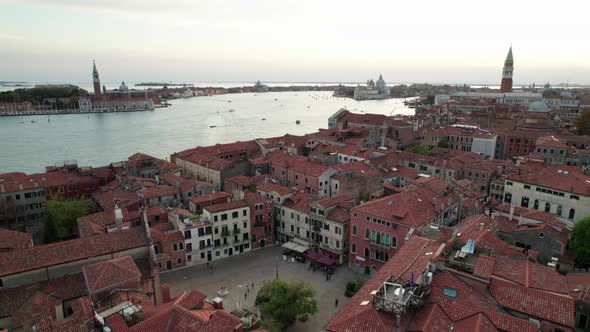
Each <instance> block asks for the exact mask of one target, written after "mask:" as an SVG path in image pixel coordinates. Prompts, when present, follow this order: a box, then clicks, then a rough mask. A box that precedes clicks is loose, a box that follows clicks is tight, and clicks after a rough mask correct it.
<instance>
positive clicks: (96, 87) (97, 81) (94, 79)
mask: <svg viewBox="0 0 590 332" xmlns="http://www.w3.org/2000/svg"><path fill="white" fill-rule="evenodd" d="M92 82H93V83H94V97H96V98H98V97H100V95H101V92H100V78H99V77H98V70H96V63H95V62H94V60H92Z"/></svg>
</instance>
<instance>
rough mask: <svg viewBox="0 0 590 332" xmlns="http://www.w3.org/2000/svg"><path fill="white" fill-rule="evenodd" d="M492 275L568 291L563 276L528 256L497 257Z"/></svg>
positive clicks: (564, 291)
mask: <svg viewBox="0 0 590 332" xmlns="http://www.w3.org/2000/svg"><path fill="white" fill-rule="evenodd" d="M492 275H493V276H494V277H499V278H501V279H505V280H508V281H511V282H514V283H517V284H520V285H522V286H525V287H529V288H535V289H540V290H544V291H548V292H553V293H561V294H567V293H568V287H567V279H566V277H565V276H563V275H561V274H559V273H558V272H556V271H555V270H554V269H551V268H549V267H547V266H544V265H541V264H539V263H535V262H532V261H530V260H529V259H528V258H519V257H497V258H496V261H495V264H494V269H493V270H492Z"/></svg>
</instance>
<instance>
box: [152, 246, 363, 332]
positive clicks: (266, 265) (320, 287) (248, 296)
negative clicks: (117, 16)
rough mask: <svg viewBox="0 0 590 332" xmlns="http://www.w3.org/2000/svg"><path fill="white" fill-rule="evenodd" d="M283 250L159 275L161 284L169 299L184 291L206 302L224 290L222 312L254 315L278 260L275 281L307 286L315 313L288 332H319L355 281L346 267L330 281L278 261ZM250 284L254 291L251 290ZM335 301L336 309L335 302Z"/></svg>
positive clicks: (272, 249)
mask: <svg viewBox="0 0 590 332" xmlns="http://www.w3.org/2000/svg"><path fill="white" fill-rule="evenodd" d="M282 253H283V248H281V247H269V248H265V249H261V250H258V251H253V252H249V253H246V254H242V255H239V256H234V257H229V258H226V259H223V260H220V261H215V262H213V264H211V266H212V269H207V266H206V265H205V264H203V265H198V266H192V267H188V268H185V269H181V270H176V271H171V272H165V273H162V274H161V277H160V279H161V282H162V283H170V284H171V285H172V289H171V293H172V294H171V295H172V296H175V295H177V294H179V293H180V292H182V291H184V290H188V289H196V290H199V291H201V292H203V293H205V294H206V295H207V298H208V299H209V300H212V299H213V298H215V297H217V296H218V295H217V291H219V290H220V289H221V288H222V287H226V289H227V291H228V294H227V295H225V296H224V297H223V304H224V308H225V309H226V310H227V311H231V310H233V309H235V308H237V307H240V308H245V309H252V310H253V311H254V312H256V309H255V306H254V301H255V299H256V293H257V291H258V290H259V289H260V287H261V284H262V281H264V280H270V279H273V278H274V277H275V274H276V266H277V259H278V272H279V278H280V279H282V280H289V279H291V278H293V279H296V280H299V281H304V282H307V283H310V284H311V285H312V286H313V288H314V289H315V298H316V300H317V301H318V309H319V310H318V313H317V314H315V315H313V316H311V317H310V318H309V320H308V321H307V322H304V323H302V322H296V323H295V324H294V325H293V326H291V327H290V328H289V331H321V329H322V327H323V326H324V325H325V324H326V323H327V322H328V320H329V319H330V318H331V317H332V316H334V314H335V313H336V312H337V311H338V310H339V309H340V308H341V307H342V306H343V305H344V304H345V303H346V302H347V301H348V298H347V297H345V296H344V291H345V287H346V283H347V282H348V281H353V280H356V278H357V275H356V274H355V273H353V272H352V271H351V270H350V269H349V268H348V267H347V265H346V264H345V265H343V266H340V267H338V268H337V269H336V271H335V273H334V274H333V275H332V278H331V279H330V280H326V278H325V274H324V273H323V272H320V271H319V270H318V271H315V272H314V271H312V270H308V269H307V268H306V265H305V264H303V263H298V262H295V263H291V262H286V261H283V260H282ZM252 284H254V288H252ZM336 299H338V301H339V304H338V307H336V306H335V301H336Z"/></svg>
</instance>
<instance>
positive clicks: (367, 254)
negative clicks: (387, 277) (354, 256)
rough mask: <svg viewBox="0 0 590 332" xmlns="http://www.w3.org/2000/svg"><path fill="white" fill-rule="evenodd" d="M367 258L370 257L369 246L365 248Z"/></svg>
mask: <svg viewBox="0 0 590 332" xmlns="http://www.w3.org/2000/svg"><path fill="white" fill-rule="evenodd" d="M364 256H365V258H368V257H369V248H365V255H364Z"/></svg>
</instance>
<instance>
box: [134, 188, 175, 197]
mask: <svg viewBox="0 0 590 332" xmlns="http://www.w3.org/2000/svg"><path fill="white" fill-rule="evenodd" d="M138 193H140V194H142V195H143V197H145V198H148V199H149V198H153V197H164V196H174V195H176V194H177V193H178V189H177V188H176V187H175V186H167V185H156V186H154V187H146V188H145V189H142V190H140V191H138Z"/></svg>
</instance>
